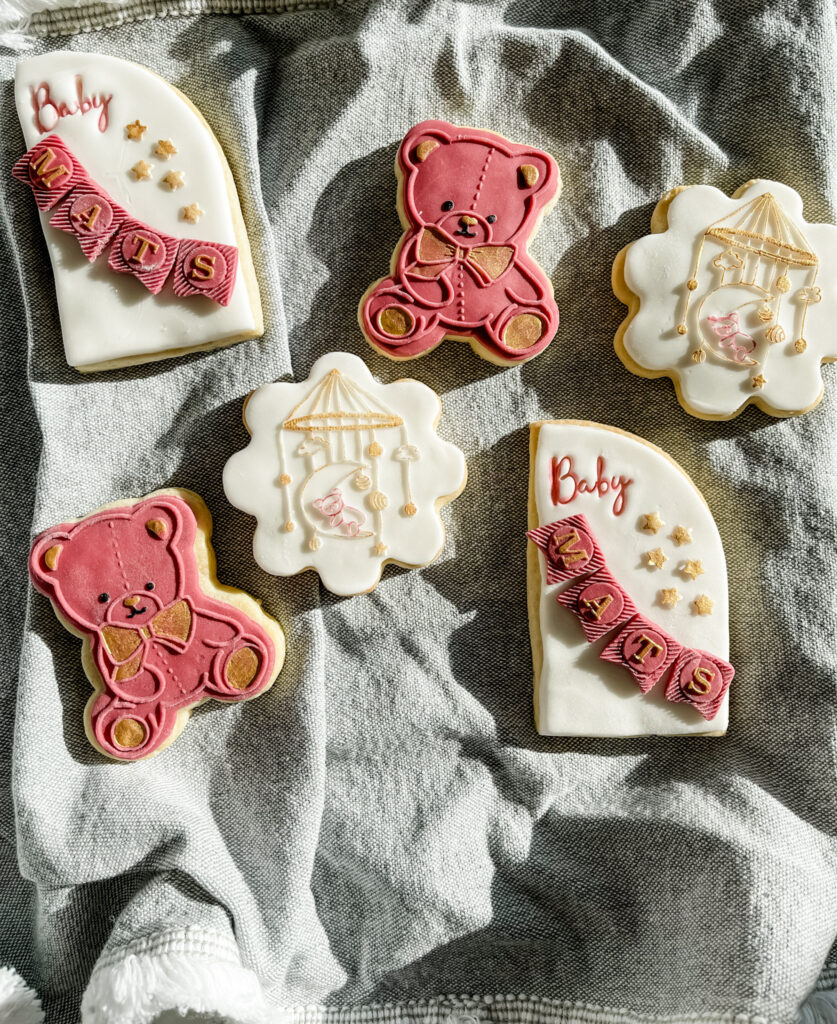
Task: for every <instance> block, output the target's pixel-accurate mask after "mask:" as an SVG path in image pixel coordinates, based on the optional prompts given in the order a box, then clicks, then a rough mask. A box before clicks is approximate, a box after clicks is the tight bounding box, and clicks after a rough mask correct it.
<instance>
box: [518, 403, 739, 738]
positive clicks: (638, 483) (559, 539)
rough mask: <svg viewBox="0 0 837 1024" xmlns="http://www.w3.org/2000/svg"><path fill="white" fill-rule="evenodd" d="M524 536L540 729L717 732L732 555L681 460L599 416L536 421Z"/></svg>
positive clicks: (724, 697) (723, 712)
mask: <svg viewBox="0 0 837 1024" xmlns="http://www.w3.org/2000/svg"><path fill="white" fill-rule="evenodd" d="M527 536H528V537H529V539H530V541H531V543H530V544H529V554H528V579H529V588H528V589H529V625H530V631H531V637H532V656H533V661H534V668H535V723H536V726H537V729H538V732H540V733H542V734H543V735H545V736H648V735H655V734H664V735H698V734H701V735H709V736H719V735H723V734H724V733H725V732H726V729H727V720H728V690H729V684H730V681H731V679H732V676H733V668H732V665H730V664H729V660H728V659H729V624H728V618H729V611H728V603H727V569H726V561H725V559H724V550H723V547H722V545H721V538H720V535H719V534H718V528H717V527H716V525H715V521H714V519H713V518H712V513H711V512H710V511H709V508H708V506H707V505H706V502H705V501H704V500H703V497H702V496H701V494H700V492H699V491H698V490H697V488H696V487H695V485H694V484H693V483H692V481H691V480H690V479H689V478H688V477H687V476H686V474H685V473H684V472H683V470H682V469H681V468H680V467H679V466H678V465H677V463H676V462H674V460H673V459H671V458H670V457H669V456H668V455H666V453H665V452H663V451H662V450H661V449H659V448H657V447H655V446H654V445H652V444H649V443H648V442H647V441H643V440H642V439H641V438H639V437H635V436H634V435H633V434H627V433H625V432H624V431H622V430H617V429H616V428H614V427H607V426H604V425H603V424H601V423H587V422H582V421H579V420H553V421H547V422H543V423H533V424H532V426H531V443H530V482H529V533H528V535H527Z"/></svg>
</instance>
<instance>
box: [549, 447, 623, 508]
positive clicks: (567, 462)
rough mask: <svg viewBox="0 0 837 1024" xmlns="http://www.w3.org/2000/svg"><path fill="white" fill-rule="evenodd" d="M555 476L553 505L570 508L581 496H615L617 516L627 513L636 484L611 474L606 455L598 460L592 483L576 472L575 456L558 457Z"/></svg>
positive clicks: (552, 487)
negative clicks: (628, 497) (633, 486)
mask: <svg viewBox="0 0 837 1024" xmlns="http://www.w3.org/2000/svg"><path fill="white" fill-rule="evenodd" d="M550 472H551V474H552V484H551V495H552V504H553V505H556V506H557V505H569V504H570V503H571V502H573V501H575V499H576V498H577V497H578V495H579V494H594V495H596V497H598V498H604V497H606V496H607V495H612V502H613V504H612V510H613V514H614V515H615V516H621V515H622V513H623V512H624V511H625V502H626V501H627V492H628V488H629V487H630V485H631V484H632V483H633V480H632V479H631V478H630V477H627V476H613V475H611V474H609V473H608V470H607V462H606V460H605V457H604V455H600V456H599V457H598V458H597V459H596V475H595V477H594V478H593V479H592V480H588V479H586V478H585V477H583V476H581V474H580V473H577V472H576V471H575V462H574V460H573V457H572V455H564V456H562V457H561V458H558V457H557V456H556V457H554V458H553V459H552V462H551V463H550Z"/></svg>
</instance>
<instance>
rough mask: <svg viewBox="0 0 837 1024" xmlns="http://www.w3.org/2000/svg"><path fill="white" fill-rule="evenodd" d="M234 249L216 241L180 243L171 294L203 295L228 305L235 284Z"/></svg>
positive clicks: (235, 265) (236, 253)
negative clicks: (172, 292)
mask: <svg viewBox="0 0 837 1024" xmlns="http://www.w3.org/2000/svg"><path fill="white" fill-rule="evenodd" d="M237 268H238V249H236V247H235V246H234V245H221V244H220V243H218V242H212V243H209V242H188V241H184V242H181V243H180V248H179V249H178V251H177V259H176V260H175V264H174V272H173V274H172V288H173V290H174V294H175V295H206V296H207V298H210V299H214V300H215V301H216V302H217V303H219V305H221V306H226V305H229V301H230V299H231V298H232V293H233V289H234V287H235V274H236V270H237Z"/></svg>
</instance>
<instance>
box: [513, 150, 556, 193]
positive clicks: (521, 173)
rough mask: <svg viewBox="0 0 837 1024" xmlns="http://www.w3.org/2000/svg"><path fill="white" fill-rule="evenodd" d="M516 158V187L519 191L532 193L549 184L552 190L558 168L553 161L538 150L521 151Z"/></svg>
mask: <svg viewBox="0 0 837 1024" xmlns="http://www.w3.org/2000/svg"><path fill="white" fill-rule="evenodd" d="M518 159H519V161H520V163H519V164H518V166H517V187H518V188H519V189H520V190H521V192H527V193H529V194H530V195H532V194H534V193H535V192H540V191H541V189H543V188H545V187H547V186H551V188H552V189H553V191H554V189H555V186H556V179H557V176H558V168H557V166H556V165H555V163H554V162H553V161H550V160H549V159H548V158H547V157H545V156H544V154H543V153H541V152H539V151H538V150H530V151H528V152H523V153H521V154H520V155H519V157H518Z"/></svg>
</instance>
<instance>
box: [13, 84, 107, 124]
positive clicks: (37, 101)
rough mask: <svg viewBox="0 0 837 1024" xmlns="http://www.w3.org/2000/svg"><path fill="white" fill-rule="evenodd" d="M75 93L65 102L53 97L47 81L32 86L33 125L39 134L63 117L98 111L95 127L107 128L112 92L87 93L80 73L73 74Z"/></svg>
mask: <svg viewBox="0 0 837 1024" xmlns="http://www.w3.org/2000/svg"><path fill="white" fill-rule="evenodd" d="M75 83H76V94H75V96H74V102H70V103H66V102H64V101H63V100H59V99H55V98H53V96H52V93H51V92H50V86H49V82H41V84H40V85H37V86H32V87H31V88H30V94H31V96H32V109H33V110H34V111H35V126H36V127H37V129H38V131H39V132H40V133H41V135H43V134H45V133H46V132H51V131H52V130H53V129H54V128H55V126H56V125H57V124H58V122H59V121H60V120H61V119H62V118H64V117H73V116H75V115H79V116H81V117H83V116H84V115H85V114H89V113H91V112H92V113H96V112H98V115H99V116H98V118H97V127H98V129H99V131H100V132H105V131H107V128H108V107H109V105H110V101H111V100H112V99H113V94H112V93H111V94H110V95H109V96H106V95H105V94H104V93H103V92H100V93H91V94H90V95H87V93H85V91H84V79H83V77H82V76H81V75H76V76H75Z"/></svg>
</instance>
